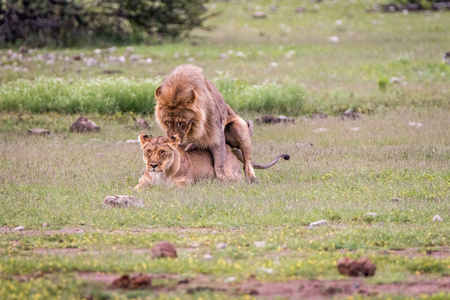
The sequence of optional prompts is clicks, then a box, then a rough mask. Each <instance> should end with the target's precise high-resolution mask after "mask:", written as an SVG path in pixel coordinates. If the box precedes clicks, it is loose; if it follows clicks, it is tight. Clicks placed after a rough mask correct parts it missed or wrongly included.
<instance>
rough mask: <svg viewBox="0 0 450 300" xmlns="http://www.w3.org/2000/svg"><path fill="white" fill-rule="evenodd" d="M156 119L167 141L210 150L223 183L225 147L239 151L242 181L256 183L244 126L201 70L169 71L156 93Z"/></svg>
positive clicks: (181, 67) (183, 69) (250, 145)
mask: <svg viewBox="0 0 450 300" xmlns="http://www.w3.org/2000/svg"><path fill="white" fill-rule="evenodd" d="M155 97H156V108H155V116H156V121H157V122H158V124H159V126H160V127H161V129H162V130H163V131H164V133H165V135H166V136H167V137H169V138H170V139H173V137H174V136H176V135H178V136H179V137H180V140H181V142H182V143H184V144H187V143H193V144H195V145H196V146H198V147H200V148H202V149H209V150H211V153H212V157H213V161H214V164H213V165H214V172H215V176H216V177H217V178H218V179H221V180H223V179H226V178H227V173H226V157H227V156H226V153H227V148H226V144H228V145H230V146H231V147H235V148H238V149H240V150H241V151H242V154H243V157H244V172H245V177H246V178H248V179H250V180H252V181H254V180H256V175H255V171H254V169H253V165H252V142H251V139H250V135H249V133H248V128H247V123H246V122H245V121H244V120H243V119H242V118H241V117H239V116H238V115H237V114H236V113H235V112H234V111H233V110H232V109H231V107H230V106H229V105H228V104H227V103H225V101H224V100H223V97H222V95H221V94H220V93H219V91H218V90H217V88H216V87H215V86H214V84H212V82H211V81H209V80H207V79H206V78H205V77H204V76H203V70H202V69H201V68H199V67H197V66H194V65H182V66H179V67H177V68H176V69H175V70H173V71H172V73H170V74H169V75H168V76H167V77H166V78H165V79H164V80H163V83H162V85H161V86H160V87H158V88H157V89H156V92H155Z"/></svg>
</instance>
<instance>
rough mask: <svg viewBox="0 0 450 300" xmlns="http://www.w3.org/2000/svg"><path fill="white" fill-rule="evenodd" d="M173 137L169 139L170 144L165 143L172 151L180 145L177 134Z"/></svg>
mask: <svg viewBox="0 0 450 300" xmlns="http://www.w3.org/2000/svg"><path fill="white" fill-rule="evenodd" d="M173 137H174V138H173V139H170V142H169V143H167V147H169V148H170V149H172V150H175V149H176V148H177V147H178V145H179V144H180V136H179V135H178V134H175V135H174V136H173Z"/></svg>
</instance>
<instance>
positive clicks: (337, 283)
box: [76, 272, 450, 300]
mask: <svg viewBox="0 0 450 300" xmlns="http://www.w3.org/2000/svg"><path fill="white" fill-rule="evenodd" d="M144 275H145V276H146V278H151V280H152V282H157V281H158V280H161V279H165V280H167V281H166V282H167V284H165V283H164V281H160V282H159V284H158V283H157V284H154V285H152V286H148V287H147V288H150V289H152V290H153V291H154V292H156V293H167V292H176V293H196V292H200V291H215V292H223V293H226V294H230V295H244V294H248V295H254V296H257V297H262V298H268V299H272V298H276V297H282V298H287V299H319V300H320V299H329V298H331V297H345V296H350V295H361V296H377V295H378V296H379V295H404V296H418V295H422V294H426V295H431V294H436V293H441V292H445V293H449V292H450V278H440V279H437V280H434V281H409V282H400V283H389V284H374V285H371V284H366V283H365V282H364V280H363V279H360V278H354V279H345V280H305V279H299V280H291V281H285V282H261V281H258V280H256V279H249V280H247V281H246V282H243V283H229V284H226V283H222V282H220V281H218V280H214V279H213V278H212V277H209V276H205V275H198V276H196V277H192V278H188V277H183V276H181V275H178V274H140V275H139V276H141V277H142V276H144ZM76 276H77V277H78V278H80V279H82V280H86V281H95V282H98V283H102V284H104V286H105V288H106V289H109V288H117V287H116V286H112V284H113V282H114V281H115V280H117V279H119V278H122V277H123V275H122V276H121V275H118V274H101V273H87V272H85V273H78V274H77V275H76ZM134 277H136V276H134ZM134 277H132V276H129V278H134ZM161 282H162V283H161ZM169 282H170V283H169ZM139 288H142V287H139Z"/></svg>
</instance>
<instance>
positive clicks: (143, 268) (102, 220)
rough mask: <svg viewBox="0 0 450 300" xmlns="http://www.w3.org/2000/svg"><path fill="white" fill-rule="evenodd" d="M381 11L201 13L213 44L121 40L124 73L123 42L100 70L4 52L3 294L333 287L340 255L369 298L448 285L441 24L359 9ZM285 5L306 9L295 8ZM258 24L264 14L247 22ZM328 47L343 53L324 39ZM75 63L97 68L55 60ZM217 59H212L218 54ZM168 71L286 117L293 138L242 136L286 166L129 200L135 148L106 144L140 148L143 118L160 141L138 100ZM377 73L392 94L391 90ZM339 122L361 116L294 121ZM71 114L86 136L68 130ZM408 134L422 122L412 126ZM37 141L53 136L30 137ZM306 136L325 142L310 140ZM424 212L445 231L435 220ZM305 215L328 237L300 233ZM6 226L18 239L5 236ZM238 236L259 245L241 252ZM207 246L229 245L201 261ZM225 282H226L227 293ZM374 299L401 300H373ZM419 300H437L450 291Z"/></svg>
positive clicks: (263, 133)
mask: <svg viewBox="0 0 450 300" xmlns="http://www.w3.org/2000/svg"><path fill="white" fill-rule="evenodd" d="M378 2H379V1H354V2H349V1H323V2H321V3H319V4H318V7H317V6H316V4H317V3H315V2H312V1H293V0H286V1H281V2H280V1H279V2H278V10H277V11H276V12H272V11H271V10H270V9H269V5H271V4H272V1H269V0H258V1H250V2H248V1H247V2H242V1H229V2H214V3H212V4H215V5H216V6H217V8H216V11H220V12H221V14H220V15H219V16H218V17H216V18H214V19H211V20H209V21H208V22H209V24H210V25H214V28H213V29H212V31H210V32H202V31H195V32H194V33H193V34H192V36H191V37H190V38H189V39H187V40H186V41H184V42H181V43H177V44H168V43H165V44H162V45H151V46H146V45H135V49H134V51H133V53H134V54H138V55H142V56H143V58H152V59H153V62H152V63H151V64H144V63H142V62H132V61H130V59H129V58H130V57H129V55H127V54H125V52H126V49H125V47H119V48H118V49H117V51H116V52H115V53H114V54H112V55H114V56H120V55H125V57H126V58H127V61H126V62H125V63H124V64H117V65H116V64H113V63H111V62H109V59H108V57H109V54H103V55H95V54H94V52H93V50H94V49H90V48H85V49H82V48H79V49H40V50H38V51H37V52H36V53H32V54H29V55H27V56H26V57H25V59H23V60H20V59H15V60H12V61H11V60H9V59H7V58H6V57H7V55H6V51H5V50H1V53H0V55H1V56H2V58H0V60H1V62H2V63H1V65H0V83H1V88H0V110H1V112H0V154H1V155H0V199H1V200H0V224H1V226H2V227H1V228H0V230H2V231H1V233H2V234H1V235H0V299H4V298H8V299H36V298H39V297H40V298H39V299H54V298H59V299H68V298H74V299H81V298H83V297H88V296H92V297H94V298H95V299H127V298H138V297H141V298H150V299H158V298H159V299H176V298H177V297H178V298H182V299H198V298H203V299H209V298H212V299H229V298H246V297H247V298H248V297H250V296H248V295H245V293H239V292H236V291H234V290H233V289H234V288H235V285H239V284H242V283H245V282H246V281H247V280H252V278H253V277H255V280H258V281H261V282H273V281H285V280H286V281H289V280H293V279H317V280H345V278H344V277H343V276H342V275H339V273H338V272H337V270H336V261H337V260H338V259H339V258H341V257H343V256H350V257H352V258H358V257H362V256H368V257H369V258H370V259H372V260H373V261H374V263H375V264H376V265H377V273H376V275H375V276H374V277H372V278H364V279H360V280H361V281H362V282H363V283H365V284H368V285H370V286H375V285H378V284H383V283H396V282H405V281H406V282H409V281H411V282H414V281H433V282H436V281H439V280H443V279H445V278H446V277H448V276H449V274H450V273H449V272H450V259H449V255H448V253H449V252H448V251H449V244H448V243H449V242H448V238H449V236H450V227H449V226H448V220H449V211H450V206H449V203H450V201H449V200H450V194H449V191H450V171H449V170H450V169H449V166H450V165H449V161H450V132H449V131H450V129H449V128H450V120H449V118H448V116H449V114H450V106H449V104H450V102H449V101H448V93H449V92H450V66H449V65H446V64H444V63H443V62H442V61H441V58H442V55H443V53H445V52H447V51H448V50H449V49H448V48H446V47H448V45H449V42H450V35H449V34H448V33H449V30H448V28H450V18H448V16H449V13H448V12H440V13H431V14H424V13H414V14H413V13H410V14H408V15H403V14H379V13H366V9H368V8H371V7H372V5H373V4H375V3H378ZM210 5H211V4H210ZM258 5H259V6H260V7H258ZM297 6H303V7H305V8H306V12H304V13H301V14H297V13H295V11H294V9H295V7H297ZM259 10H261V11H265V12H266V13H267V14H268V18H266V19H253V18H251V15H252V13H253V12H254V11H259ZM336 20H342V24H341V25H336V24H338V23H339V22H337V23H336ZM330 36H338V37H339V38H340V42H339V43H331V42H329V41H328V37H330ZM192 42H195V43H194V44H191V43H192ZM48 52H51V53H53V54H55V55H56V58H57V59H56V60H55V61H54V62H53V63H46V61H45V59H43V58H42V57H43V55H45V53H48ZM239 52H241V53H239ZM80 53H84V55H85V57H91V58H93V57H96V58H97V59H99V61H100V64H99V65H97V66H87V65H86V64H85V63H84V62H83V60H81V61H73V60H71V59H70V58H71V57H72V55H74V54H80ZM224 53H225V54H227V56H228V58H220V55H221V54H224ZM222 56H223V55H222ZM65 57H68V59H67V61H66V59H65ZM41 58H42V59H41ZM183 63H194V64H198V65H200V66H201V67H203V69H204V70H205V74H206V75H207V76H208V78H210V79H212V80H213V81H214V82H215V83H216V85H217V86H218V88H219V89H220V91H221V92H222V94H223V95H224V98H225V100H226V101H227V102H228V103H229V104H230V105H231V106H232V108H233V109H234V110H235V111H236V112H238V113H239V114H240V115H242V116H243V117H244V118H245V119H247V120H248V119H252V120H254V119H255V117H257V116H259V115H261V114H266V113H267V114H285V115H288V116H295V117H296V124H295V125H288V126H284V125H281V124H279V125H274V126H268V125H260V124H255V131H254V135H253V137H252V140H253V153H254V155H253V156H254V160H255V161H257V162H266V161H269V160H271V159H272V158H273V157H274V155H275V154H278V153H288V154H290V155H291V160H289V161H287V162H285V161H283V162H280V163H278V164H277V165H275V166H274V167H272V168H271V169H269V170H261V171H257V176H258V178H259V183H258V184H249V183H246V182H238V183H220V182H216V181H212V182H210V181H206V182H201V183H199V184H196V185H193V186H188V187H185V188H173V187H154V188H151V189H145V190H143V191H140V192H135V191H134V190H133V187H134V185H136V184H137V181H138V179H139V178H140V176H141V172H142V169H143V162H142V157H141V150H140V147H139V146H138V145H136V144H125V143H122V142H120V141H125V140H128V139H135V138H136V137H137V136H138V134H139V133H140V132H141V130H138V129H136V128H134V127H133V123H134V120H135V119H136V118H140V117H144V118H146V119H148V120H149V121H150V124H151V128H150V129H149V130H147V131H146V132H147V133H150V134H152V135H160V134H161V131H160V130H159V128H158V126H157V125H156V123H155V121H154V120H153V117H152V111H153V107H154V95H153V93H154V90H155V88H156V87H157V86H158V85H159V84H160V83H161V79H162V77H163V76H164V75H165V74H167V73H168V72H170V70H171V69H173V68H174V67H175V66H177V65H179V64H183ZM271 63H276V64H271ZM104 70H116V71H118V72H120V74H119V75H113V76H111V75H106V74H104V73H103V71H104ZM392 77H398V78H400V80H401V82H400V83H397V84H396V83H390V79H391V78H392ZM348 108H353V109H354V110H355V111H360V112H361V113H362V116H361V118H360V119H357V120H355V121H342V120H341V119H339V118H337V117H329V118H328V119H325V120H313V119H310V118H307V117H306V116H307V115H309V114H312V113H315V112H323V113H327V114H329V115H330V116H337V115H339V114H340V113H342V112H343V111H345V110H346V109H348ZM79 114H84V115H86V116H87V117H89V118H90V119H92V120H93V121H94V122H96V123H97V124H98V125H99V126H101V131H100V132H99V133H92V134H72V133H70V132H69V127H70V125H71V123H72V122H74V121H75V120H76V119H77V118H78V115H79ZM305 115H306V116H305ZM411 121H415V122H421V123H422V124H423V127H422V128H419V129H416V128H412V127H410V126H409V122H411ZM35 127H41V128H46V129H49V130H50V131H51V132H52V134H51V135H50V136H48V137H36V136H31V135H28V133H27V130H28V129H30V128H35ZM356 127H357V128H358V129H359V130H357V131H355V130H356V129H355V128H356ZM317 128H327V129H328V131H326V132H321V133H314V132H313V130H314V129H317ZM302 142H309V143H312V144H313V145H314V146H313V147H309V146H304V144H302ZM115 194H129V195H135V196H138V197H140V198H141V199H143V200H144V201H145V203H146V205H145V207H144V208H142V209H106V208H104V207H102V205H101V202H102V200H103V199H104V197H105V196H107V195H115ZM393 197H398V198H402V199H403V201H400V202H397V201H393V200H392V198H393ZM367 212H375V213H377V217H375V218H374V217H368V216H365V213H367ZM436 214H439V215H440V216H441V217H442V218H443V219H444V221H443V222H432V221H431V220H432V218H433V216H434V215H436ZM322 219H325V220H327V221H328V225H327V226H324V227H319V228H315V229H312V230H309V229H307V225H308V224H309V223H310V222H314V221H318V220H322ZM44 222H47V223H48V224H49V225H50V227H49V228H43V227H42V224H43V223H44ZM82 224H83V225H82ZM15 226H24V227H25V229H26V231H25V233H11V232H10V231H9V230H10V229H11V228H13V227H15ZM74 229H79V230H82V231H75V230H74ZM48 230H50V232H48V235H47V234H46V231H48ZM160 240H169V241H171V242H172V243H173V244H174V245H175V246H176V247H177V249H178V254H179V257H178V259H177V260H152V259H151V258H150V257H151V253H150V249H151V247H153V245H155V243H156V242H158V241H160ZM255 241H265V242H266V245H265V246H264V247H262V248H257V247H255V246H254V245H253V243H254V242H255ZM224 242H226V243H228V246H227V247H226V249H217V247H216V246H217V244H219V243H224ZM195 243H197V244H198V247H193V244H195ZM396 249H397V250H398V249H405V250H404V252H401V251H399V252H395V251H394V250H396ZM386 251H392V253H391V254H386ZM433 251H438V253H439V255H433V254H429V253H430V252H431V253H433ZM427 253H428V254H427ZM205 254H210V255H212V257H213V258H212V259H211V260H205V259H204V255H205ZM261 268H266V269H273V272H272V273H267V272H265V271H264V269H261ZM79 272H93V273H105V272H106V273H111V274H115V275H117V276H119V275H121V274H124V273H135V272H145V273H153V274H167V273H169V274H172V275H176V276H180V278H185V277H189V278H191V279H192V280H193V281H194V283H195V282H196V280H199V278H200V279H202V278H203V279H205V278H206V279H205V280H207V281H208V282H206V283H204V284H205V285H207V286H214V285H215V284H217V285H219V286H225V287H228V288H230V290H228V291H225V292H220V291H217V290H212V291H211V290H204V291H202V290H198V291H194V292H193V294H188V293H187V292H186V289H184V290H183V289H181V290H171V291H168V293H163V294H158V293H157V292H155V291H148V290H143V291H142V290H140V291H126V290H115V289H110V288H109V287H108V286H107V285H105V284H102V283H99V282H94V281H92V280H87V279H83V278H81V277H80V275H79ZM20 275H22V276H28V277H31V278H28V279H25V280H21V278H20V277H18V276H20ZM40 275H42V276H40ZM230 276H233V277H236V283H228V284H226V283H224V281H225V280H226V279H227V278H229V277H230ZM175 281H176V280H175ZM163 282H164V283H161V284H162V285H168V286H170V285H172V284H175V285H176V282H175V283H173V282H171V281H170V280H169V282H165V281H164V280H163ZM198 284H201V282H200V283H198ZM442 289H443V288H442ZM358 297H359V298H361V297H366V295H364V296H358V295H355V298H358ZM367 297H368V296H367ZM388 297H390V298H391V299H409V297H410V296H407V295H387V294H380V295H378V296H371V297H370V298H372V299H385V298H388ZM411 297H413V298H419V297H422V296H421V295H419V294H417V295H416V294H414V295H412V296H411ZM359 298H358V299H359ZM429 298H430V299H446V298H448V290H444V289H443V291H442V292H441V293H438V294H434V295H430V296H429ZM361 299H362V298H361Z"/></svg>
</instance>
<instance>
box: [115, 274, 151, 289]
mask: <svg viewBox="0 0 450 300" xmlns="http://www.w3.org/2000/svg"><path fill="white" fill-rule="evenodd" d="M111 287H113V288H119V289H133V290H134V289H143V288H151V287H152V278H151V277H150V276H149V275H145V274H138V275H136V276H133V277H132V278H130V276H129V275H123V276H121V277H119V278H117V279H115V280H114V281H113V283H112V284H111Z"/></svg>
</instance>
